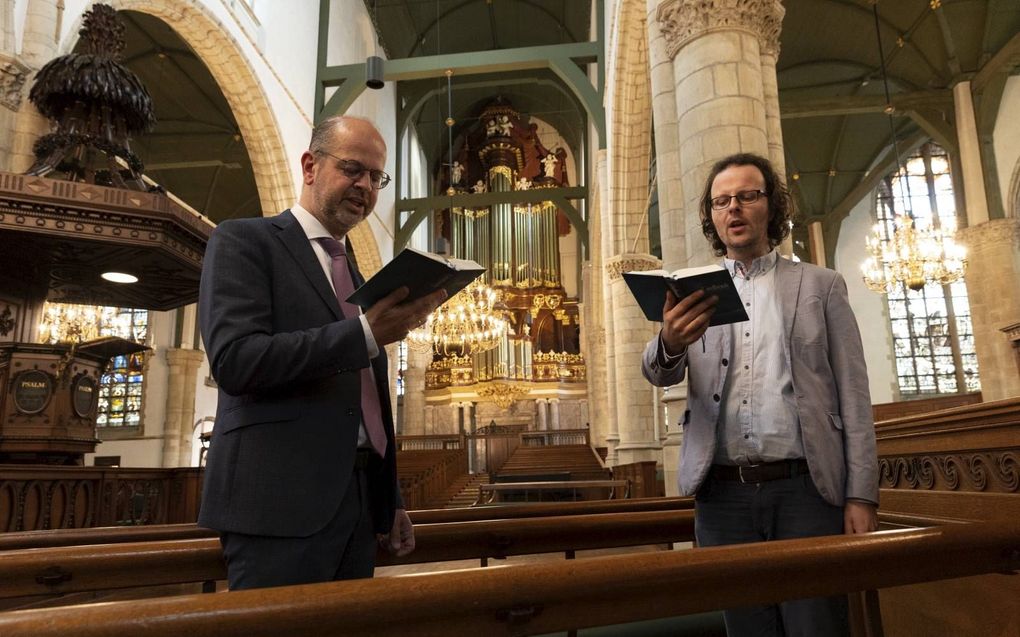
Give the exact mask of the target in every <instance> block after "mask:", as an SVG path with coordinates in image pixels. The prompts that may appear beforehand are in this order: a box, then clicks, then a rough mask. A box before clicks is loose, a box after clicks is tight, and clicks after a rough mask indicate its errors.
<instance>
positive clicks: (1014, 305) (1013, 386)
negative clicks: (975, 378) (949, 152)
mask: <svg viewBox="0 0 1020 637" xmlns="http://www.w3.org/2000/svg"><path fill="white" fill-rule="evenodd" d="M965 163H966V162H965ZM969 199H970V197H969V195H968V201H969ZM958 238H959V239H960V240H961V241H962V242H963V243H964V244H965V245H966V246H967V260H968V266H967V273H966V282H967V295H968V296H969V297H970V312H971V321H972V323H973V326H974V350H975V352H976V353H977V361H978V373H980V374H981V394H982V398H983V399H984V400H985V401H986V402H988V401H992V400H1000V399H1003V398H1010V397H1012V396H1020V376H1018V374H1017V368H1016V363H1015V361H1014V356H1015V354H1014V353H1013V347H1012V344H1011V343H1010V342H1009V340H1008V339H1006V338H1004V337H1003V334H1002V330H1003V328H1007V327H1009V326H1010V325H1012V324H1015V323H1017V322H1018V321H1020V295H1018V294H1017V290H1020V219H1018V218H1015V217H1013V218H1009V219H992V220H991V221H985V222H984V223H980V224H977V225H972V226H970V227H967V228H964V229H962V230H960V231H959V232H958Z"/></svg>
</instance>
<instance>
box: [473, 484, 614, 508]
mask: <svg viewBox="0 0 1020 637" xmlns="http://www.w3.org/2000/svg"><path fill="white" fill-rule="evenodd" d="M629 487H630V482H629V481H627V480H563V481H542V482H504V483H499V484H480V485H478V501H477V502H476V503H475V504H492V503H495V502H504V501H505V498H506V496H507V494H510V493H513V494H516V495H518V496H520V497H523V501H524V502H530V501H535V502H541V501H543V500H566V501H571V502H573V501H578V500H612V499H614V498H626V497H628V495H629V492H628V489H629ZM515 501H518V502H519V501H520V500H515Z"/></svg>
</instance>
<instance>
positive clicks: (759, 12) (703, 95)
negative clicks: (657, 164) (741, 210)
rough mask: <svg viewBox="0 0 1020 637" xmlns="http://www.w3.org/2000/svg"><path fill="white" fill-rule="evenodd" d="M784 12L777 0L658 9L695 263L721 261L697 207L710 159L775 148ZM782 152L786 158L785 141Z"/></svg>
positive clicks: (704, 0)
mask: <svg viewBox="0 0 1020 637" xmlns="http://www.w3.org/2000/svg"><path fill="white" fill-rule="evenodd" d="M784 14H785V9H784V8H783V6H782V4H780V2H779V0H741V1H739V2H738V1H737V0H666V1H665V2H662V3H661V4H660V5H659V7H658V9H657V11H656V18H657V20H658V22H659V28H660V29H661V31H662V33H663V36H664V37H665V40H666V47H667V53H668V55H669V56H670V57H671V58H672V60H673V80H674V85H675V93H676V95H675V96H676V112H677V125H678V126H677V130H678V133H679V135H680V139H679V148H680V165H681V170H682V174H683V177H682V183H683V193H684V198H685V200H686V201H685V204H684V206H683V209H684V210H687V211H689V212H688V214H687V217H686V219H685V223H686V228H687V230H686V235H685V236H686V237H687V250H688V261H689V262H690V263H692V264H704V263H710V262H713V261H715V260H716V257H715V256H714V255H713V254H712V250H711V247H710V246H709V244H708V242H707V241H705V240H704V238H703V237H702V234H701V220H700V215H698V214H697V212H696V211H697V210H698V209H699V206H698V200H699V198H700V196H701V192H702V189H703V187H704V182H705V178H706V177H707V175H708V172H709V170H710V169H711V166H712V164H713V163H715V162H716V161H718V160H719V159H721V158H723V157H725V156H727V155H730V154H732V153H736V152H752V153H757V154H759V155H762V156H765V157H769V156H770V155H771V152H773V151H774V149H770V143H774V139H775V138H776V136H775V135H773V136H772V137H773V139H770V135H769V119H768V110H769V108H768V107H767V106H766V101H767V100H766V85H767V84H769V83H770V80H769V79H768V77H767V76H768V75H769V74H771V75H772V76H774V74H775V65H774V60H773V57H774V56H773V55H770V54H769V53H768V52H769V51H770V50H772V51H776V52H778V42H777V41H776V42H773V41H772V40H778V37H779V24H780V23H781V22H782V17H783V15H784ZM763 52H765V54H766V57H765V60H764V61H765V62H766V63H769V61H770V60H772V61H773V63H772V68H771V69H763V68H762V64H763V57H762V54H763ZM769 90H770V91H771V90H772V89H771V87H770V88H769ZM776 112H778V110H777V111H776ZM780 144H781V142H780ZM777 150H778V151H779V154H780V156H781V155H782V152H781V151H782V149H781V147H778V149H777ZM780 168H782V166H780Z"/></svg>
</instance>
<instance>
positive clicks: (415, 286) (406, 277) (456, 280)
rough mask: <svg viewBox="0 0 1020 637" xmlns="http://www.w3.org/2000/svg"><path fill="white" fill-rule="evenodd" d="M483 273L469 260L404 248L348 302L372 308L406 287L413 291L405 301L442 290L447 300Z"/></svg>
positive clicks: (482, 269)
mask: <svg viewBox="0 0 1020 637" xmlns="http://www.w3.org/2000/svg"><path fill="white" fill-rule="evenodd" d="M484 272H485V268H483V267H482V266H480V265H478V263H476V262H475V261H472V260H470V259H454V258H452V257H444V256H442V255H439V254H432V253H431V252H423V251H421V250H415V249H414V248H404V249H403V250H401V251H400V254H398V255H397V256H395V257H393V260H392V261H390V262H389V263H387V264H386V265H384V266H383V267H382V269H381V270H379V271H378V272H376V273H375V275H374V276H373V277H372V278H371V279H369V280H367V281H365V283H364V284H362V286H361V287H359V288H358V289H357V290H355V291H354V292H353V293H352V294H351V295H350V296H349V297H347V302H348V303H353V304H354V305H360V306H361V307H363V308H369V307H372V306H373V305H375V304H376V302H378V301H379V300H380V299H382V298H383V297H385V296H386V295H388V294H389V293H390V292H392V291H393V290H396V289H397V288H399V287H400V286H403V285H406V286H407V287H408V289H409V290H410V291H411V293H410V294H408V295H407V298H406V299H405V301H413V300H414V299H418V298H421V297H423V296H426V295H428V294H431V293H432V292H435V291H436V290H439V289H443V290H446V294H447V298H450V297H452V296H453V295H454V294H456V293H457V292H460V291H461V290H463V289H464V288H466V287H467V286H468V284H469V283H471V282H472V281H474V280H475V279H477V278H478V277H479V276H481V275H482V273H484Z"/></svg>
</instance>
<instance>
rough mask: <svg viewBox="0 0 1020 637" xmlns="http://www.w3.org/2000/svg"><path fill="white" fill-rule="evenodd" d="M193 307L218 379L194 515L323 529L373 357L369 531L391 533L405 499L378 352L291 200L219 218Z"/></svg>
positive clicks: (231, 522) (342, 479)
mask: <svg viewBox="0 0 1020 637" xmlns="http://www.w3.org/2000/svg"><path fill="white" fill-rule="evenodd" d="M348 254H350V250H348ZM351 272H352V275H353V278H354V284H355V285H356V286H357V285H358V284H360V283H361V281H362V279H361V275H360V274H359V273H358V271H357V269H356V268H355V267H354V264H353V263H351ZM198 310H199V323H200V326H201V328H202V339H203V341H204V342H205V346H206V351H207V352H208V354H209V367H210V369H211V371H212V375H213V378H215V379H216V382H217V384H218V385H219V402H218V404H217V406H216V426H215V427H213V436H212V442H211V444H210V447H209V456H208V459H207V462H206V470H205V478H204V484H203V491H202V507H201V511H200V512H199V516H198V523H199V524H200V525H201V526H205V527H208V528H212V529H216V530H219V531H230V532H236V533H246V534H249V535H269V536H308V535H311V534H312V533H315V532H316V531H318V530H320V529H322V528H323V527H324V526H325V525H326V524H327V523H328V522H329V521H330V519H331V518H332V517H333V515H334V513H335V512H336V511H337V508H338V507H339V506H340V503H341V501H342V500H343V497H344V494H345V492H346V490H347V485H348V482H349V481H350V479H351V475H352V474H353V472H354V462H355V452H356V449H357V446H358V428H359V426H360V423H361V369H362V368H364V367H367V366H368V365H372V366H373V368H374V370H375V378H376V384H377V387H376V390H377V391H378V392H379V400H380V403H381V406H382V414H383V424H384V425H385V427H386V437H387V439H388V442H389V446H388V449H389V451H388V452H387V454H386V458H385V459H383V460H378V461H376V462H373V463H370V466H369V467H368V471H369V474H370V480H369V485H370V489H371V491H370V494H369V497H370V499H371V506H372V517H373V523H374V526H375V530H376V532H378V533H385V532H388V531H389V529H390V526H391V525H392V524H393V515H394V510H395V509H396V508H398V507H402V506H403V505H402V503H401V502H400V493H399V490H398V488H397V475H396V461H395V456H396V454H395V453H394V452H393V450H394V449H395V446H394V443H393V419H392V411H391V408H390V400H389V390H388V388H387V383H386V374H387V368H386V356H385V353H384V352H383V351H382V350H380V353H379V356H377V357H375V358H374V359H371V360H370V359H369V358H368V346H367V345H366V343H365V335H364V331H363V330H362V328H361V321H360V319H358V318H357V317H345V316H344V315H343V312H342V311H341V309H340V304H339V303H337V300H336V296H335V294H334V293H333V289H332V288H331V287H330V284H329V280H328V279H327V278H326V273H325V272H323V270H322V266H321V265H320V264H319V261H318V259H317V258H316V257H315V253H314V251H313V250H312V246H311V244H310V243H309V241H308V237H307V236H306V235H305V233H304V230H302V229H301V225H300V224H299V223H298V222H297V219H295V218H294V215H292V214H291V213H290V211H289V210H288V211H286V212H284V213H282V214H280V215H277V216H275V217H263V218H256V219H238V220H232V221H225V222H223V223H221V224H220V225H219V226H218V227H217V228H216V230H215V231H214V232H213V234H212V238H211V239H210V240H209V245H208V247H207V248H206V252H205V259H204V262H203V264H202V283H201V288H200V292H199V303H198Z"/></svg>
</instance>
